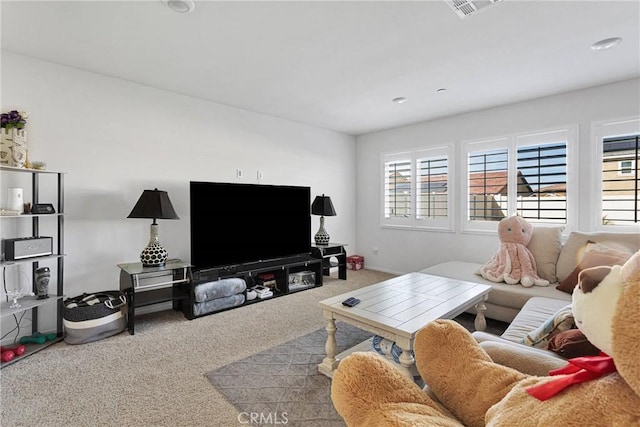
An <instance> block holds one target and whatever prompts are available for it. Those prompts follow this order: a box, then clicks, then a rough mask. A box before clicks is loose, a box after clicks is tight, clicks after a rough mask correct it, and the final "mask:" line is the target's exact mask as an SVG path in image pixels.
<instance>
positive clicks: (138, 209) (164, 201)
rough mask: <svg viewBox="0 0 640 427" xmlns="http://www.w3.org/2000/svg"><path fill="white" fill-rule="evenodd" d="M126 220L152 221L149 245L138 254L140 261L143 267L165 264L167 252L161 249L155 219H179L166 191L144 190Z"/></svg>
mask: <svg viewBox="0 0 640 427" xmlns="http://www.w3.org/2000/svg"><path fill="white" fill-rule="evenodd" d="M127 218H149V219H153V223H152V224H151V236H150V238H149V244H148V245H147V247H146V248H144V250H143V251H142V253H141V254H140V261H142V265H143V266H145V267H162V266H164V264H165V263H166V262H167V256H168V254H167V250H166V249H165V248H163V247H162V245H161V244H160V240H159V239H158V224H157V223H156V220H157V219H180V218H179V217H178V215H177V214H176V211H175V210H174V209H173V205H172V204H171V200H169V195H168V194H167V192H166V191H162V190H158V189H157V188H156V189H154V190H144V191H143V192H142V195H141V196H140V199H138V202H137V203H136V205H135V206H134V207H133V210H132V211H131V213H130V214H129V216H128V217H127Z"/></svg>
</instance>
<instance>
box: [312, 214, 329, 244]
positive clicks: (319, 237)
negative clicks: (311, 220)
mask: <svg viewBox="0 0 640 427" xmlns="http://www.w3.org/2000/svg"><path fill="white" fill-rule="evenodd" d="M314 239H315V240H316V245H328V244H329V233H327V230H325V229H324V217H323V216H321V217H320V229H319V230H318V232H317V233H316V235H315V236H314Z"/></svg>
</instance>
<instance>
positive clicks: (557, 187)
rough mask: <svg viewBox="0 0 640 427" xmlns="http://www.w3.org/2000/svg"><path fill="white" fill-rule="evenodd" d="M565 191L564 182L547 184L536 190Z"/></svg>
mask: <svg viewBox="0 0 640 427" xmlns="http://www.w3.org/2000/svg"><path fill="white" fill-rule="evenodd" d="M566 192H567V184H566V183H560V184H552V185H547V186H546V187H541V188H540V189H539V190H538V193H566Z"/></svg>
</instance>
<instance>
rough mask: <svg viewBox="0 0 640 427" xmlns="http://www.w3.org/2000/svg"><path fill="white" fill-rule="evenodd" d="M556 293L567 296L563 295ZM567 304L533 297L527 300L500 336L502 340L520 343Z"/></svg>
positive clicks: (558, 300)
mask: <svg viewBox="0 0 640 427" xmlns="http://www.w3.org/2000/svg"><path fill="white" fill-rule="evenodd" d="M558 293H559V294H563V295H565V296H567V294H565V293H562V292H558ZM570 298H571V297H570V296H569V299H570ZM567 304H568V301H567V300H560V299H556V298H544V297H534V298H531V299H529V300H528V301H527V302H526V303H525V304H524V305H523V307H522V310H520V312H519V313H518V314H517V315H516V317H515V318H514V319H513V321H512V322H511V324H510V325H509V326H508V327H507V329H506V330H505V331H504V333H503V334H502V335H501V336H502V338H504V339H506V340H509V341H513V342H516V343H520V342H522V339H523V338H524V337H525V336H526V335H527V334H528V333H529V332H531V331H533V330H534V329H536V328H537V327H538V326H540V325H541V324H542V323H544V321H545V320H547V319H548V318H549V317H550V316H552V315H553V314H554V313H555V312H557V311H558V310H560V309H561V308H562V307H566V306H567Z"/></svg>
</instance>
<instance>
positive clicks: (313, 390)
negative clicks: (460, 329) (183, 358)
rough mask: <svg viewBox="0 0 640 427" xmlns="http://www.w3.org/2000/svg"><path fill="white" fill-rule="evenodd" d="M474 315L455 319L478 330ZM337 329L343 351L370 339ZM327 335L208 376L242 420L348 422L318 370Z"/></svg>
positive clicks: (495, 326) (307, 424)
mask: <svg viewBox="0 0 640 427" xmlns="http://www.w3.org/2000/svg"><path fill="white" fill-rule="evenodd" d="M473 319H474V316H472V315H467V314H463V315H461V316H458V317H457V318H456V319H455V320H456V321H458V322H459V323H460V324H462V325H463V326H464V327H466V328H467V329H468V330H473ZM506 326H507V324H505V323H502V322H497V321H492V320H490V319H488V320H487V332H491V333H494V334H497V335H499V334H501V333H502V332H503V331H504V329H505V328H506ZM337 328H338V330H337V332H336V341H337V343H338V351H337V353H338V354H339V353H341V352H342V351H345V350H347V349H349V348H351V347H353V346H354V345H356V344H359V343H361V342H363V341H365V340H367V339H368V338H370V337H371V332H366V331H363V330H361V329H358V328H356V327H354V326H351V325H349V324H347V323H344V322H337ZM326 338H327V332H326V331H325V330H324V328H321V329H318V330H317V331H315V332H312V333H310V334H307V335H304V336H302V337H300V338H296V339H293V340H291V341H288V342H286V343H284V344H280V345H278V346H275V347H273V348H270V349H268V350H265V351H263V352H260V353H257V354H254V355H253V356H249V357H247V358H245V359H242V360H239V361H237V362H234V363H230V364H228V365H226V366H223V367H221V368H218V369H216V370H213V371H211V372H209V373H207V374H206V377H207V378H208V379H209V381H211V383H212V384H213V385H214V386H215V387H216V389H218V391H220V393H222V394H223V395H224V396H225V397H226V398H227V400H229V402H230V403H231V404H233V405H234V406H235V407H236V408H237V409H238V412H239V415H238V417H239V418H238V420H239V422H240V423H245V424H250V425H274V424H286V425H289V426H304V427H315V426H318V427H326V426H344V425H345V424H344V422H343V421H342V418H341V417H340V415H338V413H337V412H336V410H335V408H334V407H333V404H332V402H331V380H330V379H329V378H328V377H326V376H325V375H322V374H319V373H318V370H317V365H318V364H319V363H320V362H321V361H322V359H323V358H324V357H325V349H324V345H325V342H326ZM251 417H253V418H251Z"/></svg>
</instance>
